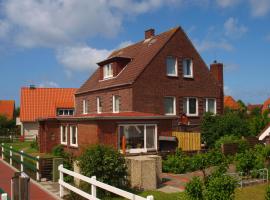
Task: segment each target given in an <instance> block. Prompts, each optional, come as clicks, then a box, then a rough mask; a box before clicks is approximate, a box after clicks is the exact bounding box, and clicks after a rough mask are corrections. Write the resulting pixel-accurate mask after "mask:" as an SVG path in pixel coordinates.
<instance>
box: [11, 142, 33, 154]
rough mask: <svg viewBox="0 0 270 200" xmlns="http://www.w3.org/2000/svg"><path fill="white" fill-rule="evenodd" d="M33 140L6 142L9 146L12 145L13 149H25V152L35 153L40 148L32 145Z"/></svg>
mask: <svg viewBox="0 0 270 200" xmlns="http://www.w3.org/2000/svg"><path fill="white" fill-rule="evenodd" d="M31 143H32V142H14V143H6V145H8V146H12V148H13V149H15V150H17V151H22V150H23V151H24V153H28V154H35V153H38V150H37V149H35V148H32V147H31Z"/></svg>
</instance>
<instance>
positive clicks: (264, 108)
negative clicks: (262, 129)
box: [262, 98, 270, 112]
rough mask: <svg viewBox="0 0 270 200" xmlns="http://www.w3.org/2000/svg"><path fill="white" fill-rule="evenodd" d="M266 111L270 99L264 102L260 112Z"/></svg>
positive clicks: (269, 107)
mask: <svg viewBox="0 0 270 200" xmlns="http://www.w3.org/2000/svg"><path fill="white" fill-rule="evenodd" d="M267 109H268V110H270V98H269V99H267V100H266V101H265V102H264V104H263V108H262V111H263V112H264V111H265V110H267Z"/></svg>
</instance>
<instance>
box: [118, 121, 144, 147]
mask: <svg viewBox="0 0 270 200" xmlns="http://www.w3.org/2000/svg"><path fill="white" fill-rule="evenodd" d="M123 136H125V137H126V149H142V148H144V126H141V125H126V126H120V145H121V146H120V148H122V138H123Z"/></svg>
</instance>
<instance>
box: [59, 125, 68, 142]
mask: <svg viewBox="0 0 270 200" xmlns="http://www.w3.org/2000/svg"><path fill="white" fill-rule="evenodd" d="M60 132H61V134H60V136H61V144H63V145H67V132H68V127H67V126H61V127H60Z"/></svg>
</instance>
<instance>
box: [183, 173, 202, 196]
mask: <svg viewBox="0 0 270 200" xmlns="http://www.w3.org/2000/svg"><path fill="white" fill-rule="evenodd" d="M203 189H204V188H203V182H202V180H201V179H200V178H199V177H196V176H195V177H193V178H192V179H191V181H190V182H189V183H187V185H186V193H187V195H188V198H189V199H190V200H202V199H203Z"/></svg>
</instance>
